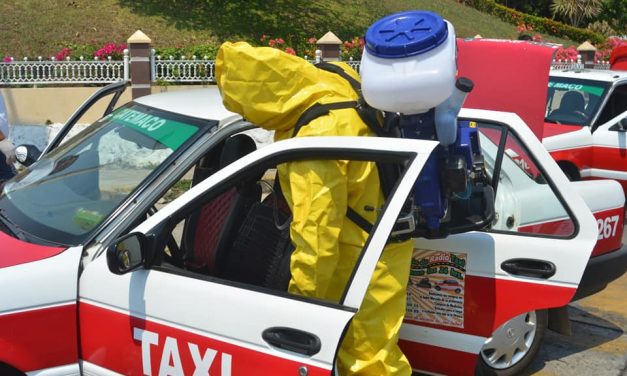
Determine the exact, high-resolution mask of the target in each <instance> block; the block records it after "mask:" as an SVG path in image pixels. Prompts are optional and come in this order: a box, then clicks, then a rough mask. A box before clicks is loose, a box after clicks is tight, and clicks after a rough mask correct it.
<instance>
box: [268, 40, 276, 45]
mask: <svg viewBox="0 0 627 376" xmlns="http://www.w3.org/2000/svg"><path fill="white" fill-rule="evenodd" d="M275 44H276V41H275V40H274V39H270V40H269V41H268V46H270V47H274V45H275Z"/></svg>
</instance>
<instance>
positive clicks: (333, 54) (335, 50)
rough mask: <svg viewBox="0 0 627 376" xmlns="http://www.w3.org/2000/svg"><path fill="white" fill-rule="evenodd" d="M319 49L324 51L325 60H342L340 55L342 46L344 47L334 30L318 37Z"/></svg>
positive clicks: (323, 57)
mask: <svg viewBox="0 0 627 376" xmlns="http://www.w3.org/2000/svg"><path fill="white" fill-rule="evenodd" d="M317 45H318V49H319V50H320V51H321V52H322V60H324V61H339V60H342V56H341V55H340V48H341V47H342V41H341V40H340V38H338V37H337V36H336V35H335V34H333V33H332V32H330V31H329V32H328V33H326V34H324V36H323V37H322V38H320V39H318V42H317Z"/></svg>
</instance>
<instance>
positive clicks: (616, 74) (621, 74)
mask: <svg viewBox="0 0 627 376" xmlns="http://www.w3.org/2000/svg"><path fill="white" fill-rule="evenodd" d="M549 75H550V76H551V77H569V78H580V79H583V80H595V81H605V82H614V81H618V80H621V79H627V71H617V70H609V69H583V70H573V69H564V70H557V69H555V70H551V72H550V73H549Z"/></svg>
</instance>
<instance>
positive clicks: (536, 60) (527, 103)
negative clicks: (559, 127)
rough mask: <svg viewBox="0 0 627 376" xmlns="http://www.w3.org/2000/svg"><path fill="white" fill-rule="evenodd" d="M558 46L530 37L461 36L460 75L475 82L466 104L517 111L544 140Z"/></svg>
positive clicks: (487, 108) (465, 105) (459, 42)
mask: <svg viewBox="0 0 627 376" xmlns="http://www.w3.org/2000/svg"><path fill="white" fill-rule="evenodd" d="M556 47H557V46H555V45H547V44H540V43H534V42H528V41H512V40H495V39H479V38H477V39H458V41H457V49H458V56H457V66H458V76H460V77H468V78H470V79H471V80H472V81H473V82H474V83H475V87H474V89H473V90H472V92H471V93H470V94H469V95H468V98H466V102H465V103H464V107H467V108H478V109H484V110H496V111H505V112H513V113H515V114H517V115H518V116H520V117H521V118H522V119H523V120H524V121H525V123H527V125H528V126H529V128H531V130H532V131H533V133H534V134H535V135H536V136H537V137H538V139H540V140H541V139H542V136H543V128H544V113H545V107H546V96H547V87H548V83H549V70H550V68H551V61H552V58H553V54H554V53H555V51H556Z"/></svg>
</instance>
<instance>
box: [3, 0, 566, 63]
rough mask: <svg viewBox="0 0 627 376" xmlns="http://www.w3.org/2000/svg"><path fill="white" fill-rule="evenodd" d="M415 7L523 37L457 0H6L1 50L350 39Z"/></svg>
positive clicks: (29, 52) (470, 26) (32, 53)
mask: <svg viewBox="0 0 627 376" xmlns="http://www.w3.org/2000/svg"><path fill="white" fill-rule="evenodd" d="M409 9H426V10H433V11H435V12H437V13H439V14H441V15H442V16H443V17H444V18H446V19H447V20H449V21H450V22H452V23H453V25H454V26H455V28H456V31H457V35H458V36H460V37H472V36H474V35H476V34H481V35H482V36H483V37H490V38H509V39H511V38H515V37H516V36H517V34H516V30H515V26H514V25H510V24H507V23H505V22H503V21H501V20H499V19H497V18H496V17H493V16H490V15H487V14H484V13H481V12H479V11H477V10H475V9H473V8H470V7H467V6H464V5H461V4H459V3H457V2H456V1H454V0H439V1H427V0H388V1H385V2H383V1H378V0H377V1H375V0H345V1H342V2H338V1H335V0H318V1H313V2H305V1H300V0H275V1H265V0H247V1H243V0H229V1H226V0H99V1H92V0H3V1H1V2H0V35H2V38H0V55H2V56H5V55H10V56H14V57H16V58H21V57H22V56H28V57H30V58H33V57H37V56H40V55H41V56H44V57H49V56H52V55H54V54H56V53H57V52H58V51H59V50H60V49H61V48H63V47H68V46H69V47H74V48H79V47H80V46H82V45H96V46H98V47H101V46H102V45H104V44H105V43H110V42H114V43H124V42H126V40H127V39H128V37H129V36H130V35H131V34H133V33H134V32H135V30H138V29H141V30H142V31H143V32H144V33H146V35H148V36H149V37H150V38H151V39H152V41H153V44H154V46H155V47H188V46H194V45H207V44H219V43H220V42H222V41H224V40H238V39H243V40H248V41H257V40H258V39H259V37H260V36H261V35H263V34H267V35H270V36H273V37H282V38H283V39H285V40H286V41H288V43H289V42H291V44H292V45H294V46H297V45H298V44H299V43H304V42H305V40H306V38H309V37H312V36H314V37H318V38H319V37H321V36H322V35H324V34H325V33H326V32H327V31H328V30H331V31H333V32H334V33H335V34H337V35H338V36H339V37H340V39H342V40H348V39H350V38H352V37H354V36H360V35H363V34H364V33H365V31H366V29H367V28H368V26H369V25H370V24H371V23H372V22H373V21H375V20H377V19H378V18H380V17H381V16H383V15H387V14H390V13H393V12H397V11H402V10H409ZM546 39H547V40H548V41H551V42H555V43H563V44H572V42H569V41H566V40H561V39H557V38H553V37H550V36H546Z"/></svg>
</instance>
